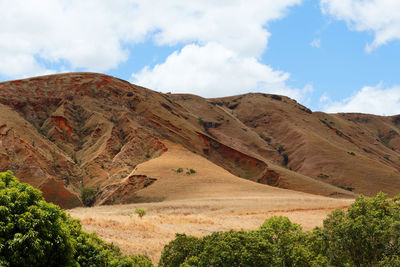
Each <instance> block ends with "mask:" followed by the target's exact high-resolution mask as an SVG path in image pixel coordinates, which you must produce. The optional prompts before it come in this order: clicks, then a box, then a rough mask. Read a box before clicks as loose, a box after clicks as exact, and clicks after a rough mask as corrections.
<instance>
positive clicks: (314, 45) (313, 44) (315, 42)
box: [310, 38, 321, 48]
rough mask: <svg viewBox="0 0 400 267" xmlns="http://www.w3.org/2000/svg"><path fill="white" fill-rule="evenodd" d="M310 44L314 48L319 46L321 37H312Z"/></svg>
mask: <svg viewBox="0 0 400 267" xmlns="http://www.w3.org/2000/svg"><path fill="white" fill-rule="evenodd" d="M310 45H311V46H312V47H315V48H320V47H321V39H318V38H317V39H314V40H312V42H311V43H310Z"/></svg>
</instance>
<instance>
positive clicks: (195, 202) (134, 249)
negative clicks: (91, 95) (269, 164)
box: [69, 141, 353, 262]
mask: <svg viewBox="0 0 400 267" xmlns="http://www.w3.org/2000/svg"><path fill="white" fill-rule="evenodd" d="M163 142H165V144H166V145H167V147H168V152H166V153H164V154H162V155H161V156H160V157H158V158H155V159H152V160H150V161H147V162H145V163H142V164H139V165H138V166H137V168H136V169H135V171H134V173H135V174H138V175H139V174H140V175H147V176H149V177H152V178H155V179H157V181H156V182H155V183H154V184H152V185H151V186H149V187H147V188H145V189H142V190H140V191H138V192H137V193H136V197H139V199H149V198H151V197H153V196H155V195H158V197H159V200H162V201H161V202H153V203H140V204H127V205H112V206H98V207H92V208H75V209H72V210H70V211H69V212H70V214H71V215H72V216H73V217H75V218H78V219H80V220H81V221H82V224H83V226H84V229H85V230H86V231H89V232H97V233H98V234H99V235H100V236H101V237H102V238H104V239H105V240H106V241H108V242H114V243H115V244H116V245H118V246H119V247H121V249H122V250H123V251H124V252H126V253H134V254H136V253H145V254H147V255H148V256H150V257H151V259H152V260H153V262H157V261H158V259H159V257H160V254H161V250H162V248H163V247H164V245H165V244H167V243H168V242H169V241H170V240H172V239H173V238H174V236H175V233H186V234H191V235H195V236H202V235H207V234H210V233H212V232H215V231H227V230H230V229H255V228H258V227H259V226H260V225H261V224H262V223H263V222H264V220H265V219H267V218H268V217H270V216H272V215H283V216H287V217H289V218H290V219H291V220H292V221H294V222H297V223H300V224H302V225H303V227H304V229H305V230H310V229H312V228H313V227H315V226H320V225H321V224H322V221H323V219H324V218H325V217H326V215H327V214H328V213H330V212H331V211H332V210H333V209H335V208H346V207H347V206H348V205H349V204H350V203H351V202H352V201H353V200H352V199H333V198H327V197H323V196H316V195H311V194H306V193H302V192H296V191H291V190H285V189H280V188H275V187H271V186H267V185H262V184H258V183H254V182H251V181H248V180H246V179H241V178H239V177H237V176H234V175H232V174H231V173H229V172H228V171H226V170H224V169H223V168H221V167H219V166H217V165H215V164H213V163H212V162H210V161H208V160H207V159H205V158H203V157H201V156H199V155H197V154H194V153H192V152H190V151H188V150H187V149H185V148H183V147H182V146H180V145H177V144H173V143H171V142H168V141H163ZM179 168H182V169H183V170H186V168H187V169H190V168H194V169H195V170H196V173H194V174H190V175H189V174H186V173H185V171H182V172H177V171H176V170H177V169H179ZM137 208H140V209H144V210H146V212H147V213H146V215H145V216H144V217H143V218H139V216H138V215H137V214H135V210H136V209H137Z"/></svg>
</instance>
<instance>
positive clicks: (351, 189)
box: [337, 185, 354, 192]
mask: <svg viewBox="0 0 400 267" xmlns="http://www.w3.org/2000/svg"><path fill="white" fill-rule="evenodd" d="M337 187H339V188H342V189H344V190H347V191H350V192H351V191H353V190H354V187H347V186H344V185H338V186H337Z"/></svg>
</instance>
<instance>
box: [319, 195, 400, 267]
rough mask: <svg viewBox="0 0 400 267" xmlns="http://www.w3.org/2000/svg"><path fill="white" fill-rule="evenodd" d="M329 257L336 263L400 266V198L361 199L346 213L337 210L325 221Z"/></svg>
mask: <svg viewBox="0 0 400 267" xmlns="http://www.w3.org/2000/svg"><path fill="white" fill-rule="evenodd" d="M323 234H324V238H325V240H326V244H325V245H326V247H327V256H328V257H329V259H330V262H332V263H333V264H336V263H340V265H349V266H379V265H381V266H388V263H393V265H392V264H389V265H390V266H400V265H396V264H394V263H397V264H398V263H399V256H400V203H399V197H396V198H394V199H393V200H388V199H387V198H386V195H384V194H383V193H379V194H378V195H377V196H376V197H374V198H369V199H368V198H365V197H363V196H360V197H358V198H357V200H356V201H355V202H354V204H353V205H351V206H350V207H349V210H348V212H347V213H345V212H344V211H342V210H335V211H334V212H332V214H330V215H329V216H328V218H327V219H326V220H325V221H324V230H323Z"/></svg>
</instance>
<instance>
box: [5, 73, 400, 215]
mask: <svg viewBox="0 0 400 267" xmlns="http://www.w3.org/2000/svg"><path fill="white" fill-rule="evenodd" d="M399 127H400V116H393V117H381V116H374V115H367V114H324V113H320V112H311V111H310V110H309V109H307V108H306V107H304V106H302V105H300V104H298V103H297V102H296V101H294V100H292V99H289V98H287V97H284V96H278V95H266V94H246V95H241V96H232V97H226V98H218V99H205V98H202V97H199V96H194V95H182V94H179V95H175V94H162V93H159V92H156V91H152V90H150V89H146V88H143V87H140V86H136V85H133V84H130V83H129V82H126V81H123V80H120V79H117V78H113V77H110V76H107V75H102V74H96V73H67V74H58V75H50V76H42V77H35V78H29V79H24V80H17V81H9V82H3V83H0V140H1V141H0V170H2V171H3V170H8V169H10V170H12V171H13V172H14V173H15V175H16V176H17V177H19V178H20V179H21V180H22V181H23V182H28V183H30V184H32V185H33V186H35V187H38V188H40V189H42V191H44V196H45V198H46V199H47V200H49V201H52V202H55V203H57V204H59V205H60V206H62V207H65V208H71V207H75V206H79V205H81V200H80V199H79V197H78V195H79V192H80V190H81V189H82V187H84V186H88V187H93V188H96V190H97V191H98V193H97V195H96V204H115V203H132V202H143V201H162V200H172V199H173V200H179V199H180V200H182V199H185V198H188V197H190V198H204V197H211V198H213V197H218V195H219V194H220V193H221V192H226V191H227V190H228V191H229V190H232V192H233V193H234V195H236V196H240V195H246V194H247V195H248V194H253V193H254V194H256V195H257V194H269V193H271V192H286V191H284V190H283V191H282V190H280V189H278V188H274V187H280V188H285V189H290V190H294V191H301V192H305V193H311V194H317V195H323V196H333V197H354V195H355V194H358V193H363V194H366V195H374V194H375V193H376V192H378V191H384V192H386V193H388V194H389V195H391V196H392V195H395V194H397V193H398V192H400V155H399V151H400V136H399V134H400V129H399ZM180 155H181V156H180ZM179 168H182V170H183V173H179V172H177V169H179ZM186 169H187V170H190V169H193V170H195V171H196V173H194V174H190V175H189V174H186V171H187V170H186ZM240 178H243V179H240ZM247 180H249V181H247ZM250 181H251V182H250ZM271 186H273V187H271ZM276 190H278V191H276ZM249 192H250V193H249ZM289 192H292V193H295V192H293V191H289ZM279 194H280V193H279ZM296 194H297V193H296Z"/></svg>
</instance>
